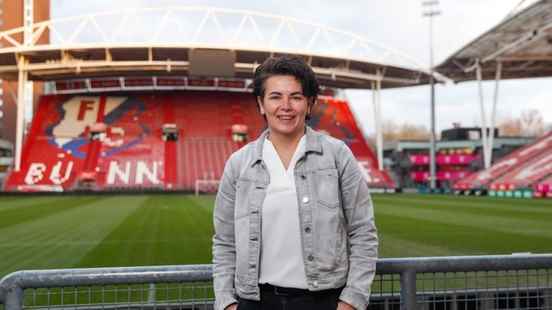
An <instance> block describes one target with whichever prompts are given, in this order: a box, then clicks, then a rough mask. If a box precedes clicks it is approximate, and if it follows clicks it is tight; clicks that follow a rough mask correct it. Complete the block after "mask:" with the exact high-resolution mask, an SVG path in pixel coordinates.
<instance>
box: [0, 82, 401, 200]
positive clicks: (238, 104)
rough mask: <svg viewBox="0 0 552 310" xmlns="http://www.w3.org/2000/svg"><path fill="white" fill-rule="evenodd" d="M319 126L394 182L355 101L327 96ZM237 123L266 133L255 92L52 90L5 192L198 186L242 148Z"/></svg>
mask: <svg viewBox="0 0 552 310" xmlns="http://www.w3.org/2000/svg"><path fill="white" fill-rule="evenodd" d="M213 81H214V80H213ZM110 87H111V86H110ZM169 125H170V126H169ZM310 125H311V126H313V127H314V128H315V129H318V130H322V131H324V132H326V133H328V134H330V135H332V136H334V137H337V138H339V139H342V140H343V141H345V142H346V143H347V144H348V145H349V146H350V147H351V149H352V150H353V152H354V153H355V155H356V156H357V158H358V160H359V163H360V165H361V166H362V168H363V171H364V172H365V174H364V176H365V179H366V180H367V181H368V182H369V184H370V185H372V186H373V187H378V188H393V187H394V184H393V182H392V180H391V179H390V178H389V176H388V175H387V173H385V172H382V171H379V170H378V169H377V161H376V159H375V156H374V153H373V152H372V150H371V149H370V148H369V146H368V145H367V143H366V141H365V140H364V138H363V136H362V134H361V132H360V130H359V128H358V127H357V125H356V121H355V119H354V117H353V115H352V113H351V111H350V109H349V107H348V104H347V102H346V101H343V100H337V99H333V98H327V97H326V98H321V99H320V101H319V104H318V106H317V109H316V110H315V111H314V113H313V117H312V119H311V120H310ZM236 126H242V127H245V128H244V129H245V130H242V131H241V134H242V136H243V137H244V139H245V140H247V139H251V138H254V137H256V136H258V135H259V134H260V132H261V131H262V130H263V129H264V120H263V119H262V118H261V117H259V114H258V112H257V107H256V103H255V100H254V98H253V95H252V94H251V93H248V92H229V91H226V92H225V91H192V90H190V91H184V92H179V93H175V94H166V93H150V94H132V93H129V94H119V95H108V94H104V95H99V96H94V95H90V94H87V95H45V96H42V98H41V101H40V105H39V110H38V112H37V114H36V116H35V118H34V120H33V124H32V127H31V130H30V132H29V134H28V135H27V138H26V142H25V146H24V148H23V157H22V167H21V170H20V171H19V172H13V173H12V174H11V175H10V176H9V178H8V180H7V182H6V189H7V190H53V191H66V190H72V189H94V190H104V189H137V188H149V189H152V188H158V189H172V190H193V189H195V188H196V187H197V186H198V185H197V184H198V183H197V182H198V181H200V182H201V181H205V182H208V181H215V180H218V179H219V178H220V177H221V176H222V170H223V168H224V163H225V161H226V159H227V158H228V157H229V156H230V154H231V153H232V152H233V151H235V150H236V149H238V148H239V147H240V146H242V145H243V143H244V142H245V141H244V140H242V139H236V135H235V134H236V132H234V130H233V128H235V127H236ZM170 129H172V133H173V135H172V136H171V134H170V133H171V130H170Z"/></svg>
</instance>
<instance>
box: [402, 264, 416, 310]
mask: <svg viewBox="0 0 552 310" xmlns="http://www.w3.org/2000/svg"><path fill="white" fill-rule="evenodd" d="M414 309H416V272H415V271H414V270H407V271H404V272H402V273H401V310H414Z"/></svg>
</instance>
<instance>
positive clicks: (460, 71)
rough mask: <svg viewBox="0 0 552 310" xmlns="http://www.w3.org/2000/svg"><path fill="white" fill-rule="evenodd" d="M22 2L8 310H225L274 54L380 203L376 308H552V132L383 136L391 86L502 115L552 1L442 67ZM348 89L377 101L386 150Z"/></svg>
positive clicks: (332, 43)
mask: <svg viewBox="0 0 552 310" xmlns="http://www.w3.org/2000/svg"><path fill="white" fill-rule="evenodd" d="M20 2H21V5H20V6H16V7H17V10H20V12H19V13H21V15H22V16H23V18H22V20H20V21H18V22H20V24H19V25H16V26H13V25H12V23H11V22H7V23H6V24H7V26H11V27H9V28H6V29H4V28H2V32H0V43H1V47H0V77H1V78H2V79H3V86H2V87H4V88H3V91H2V96H3V98H4V99H3V100H4V101H6V109H7V107H8V106H11V107H12V111H11V112H10V111H6V112H5V113H4V119H10V121H8V120H6V121H5V122H3V126H4V128H2V130H4V131H5V132H10V134H9V135H8V136H10V137H11V138H8V139H2V140H0V177H2V178H3V184H2V186H3V195H2V196H0V278H1V280H0V309H2V310H3V309H6V310H11V309H23V308H29V309H45V308H48V309H49V308H58V309H100V308H101V309H104V308H106V307H107V308H112V309H119V308H127V309H130V308H132V309H137V308H140V309H142V308H143V309H153V308H157V307H160V308H165V309H212V302H213V295H212V285H211V283H210V282H211V279H212V273H211V269H210V265H205V264H210V263H211V237H212V234H213V228H212V214H213V204H214V195H213V193H215V192H216V190H217V189H218V185H219V180H220V178H221V176H222V172H223V168H224V165H225V162H226V160H227V159H228V158H229V156H230V155H231V154H232V153H233V152H235V151H236V150H238V149H240V148H241V147H243V146H244V145H246V144H247V143H248V142H250V141H253V140H254V139H256V137H257V136H259V134H260V133H261V132H262V131H263V130H264V129H265V128H266V124H265V121H264V120H263V118H262V117H261V116H260V115H259V112H258V107H257V102H256V100H255V98H254V96H253V94H252V87H253V85H252V78H253V73H254V70H255V68H256V67H257V66H258V65H259V64H260V63H262V62H263V61H264V60H265V59H266V58H268V57H271V56H280V55H294V56H299V57H301V58H303V59H305V60H306V61H307V62H308V63H309V64H310V65H311V66H312V68H313V70H314V72H315V74H316V77H317V79H318V80H319V82H320V84H321V86H322V92H321V95H320V96H319V97H318V102H317V104H316V106H315V110H314V111H313V114H312V117H311V119H310V120H309V122H308V125H309V126H311V127H312V128H314V129H316V130H318V131H321V132H323V133H325V134H327V135H331V136H332V137H335V138H338V139H340V140H342V141H344V142H345V143H346V144H347V145H348V146H349V148H350V149H351V150H352V152H353V154H354V156H355V157H356V159H357V161H358V165H359V167H360V169H361V171H362V174H363V179H364V181H365V182H366V183H367V184H368V186H369V187H370V189H371V190H372V192H373V193H374V195H373V201H374V205H375V209H376V210H375V212H376V219H377V224H378V230H379V235H380V257H381V260H380V261H379V262H378V275H377V276H376V280H375V281H374V285H373V287H372V295H373V300H372V301H371V304H370V306H369V308H368V309H552V277H551V274H552V256H550V254H547V253H550V252H551V251H552V248H551V246H550V245H551V244H552V229H550V220H551V219H552V200H551V198H552V132H551V131H548V132H545V133H544V134H543V135H541V136H539V137H530V138H527V137H524V138H516V139H508V138H505V137H502V136H500V134H499V133H498V132H497V131H496V130H495V128H496V124H495V123H494V119H495V115H494V112H493V114H492V115H491V121H490V122H489V123H487V117H486V116H485V115H484V113H481V114H482V115H481V126H480V127H475V128H453V129H450V130H444V131H443V132H442V134H441V140H440V141H437V144H436V146H435V148H434V152H431V151H428V149H431V146H430V144H431V143H428V142H427V141H423V142H419V141H418V142H411V141H410V142H409V141H403V142H400V141H399V142H397V144H396V145H393V146H390V144H388V143H387V141H383V133H382V121H383V118H382V114H381V111H382V104H384V103H382V100H381V92H382V91H385V90H387V89H393V90H397V89H402V88H409V87H416V86H424V85H430V84H431V85H433V83H440V84H445V83H453V82H454V83H463V82H467V81H475V82H476V83H478V85H481V83H483V82H484V81H494V83H496V85H497V87H496V90H495V96H494V98H495V99H494V104H495V105H496V101H497V100H498V99H497V98H498V84H499V82H500V81H502V80H505V79H525V78H532V77H549V76H550V75H551V73H552V72H551V71H550V67H549V66H550V59H551V58H550V57H551V55H552V49H550V42H549V41H550V39H549V38H550V16H552V2H550V1H548V0H540V1H533V2H531V3H530V4H529V5H527V6H524V7H523V8H521V9H519V10H518V11H517V12H516V13H515V14H512V15H510V16H508V17H507V18H505V19H504V20H502V21H501V22H500V23H499V24H498V25H495V26H494V27H493V28H492V29H491V30H489V31H487V32H485V33H483V34H482V35H480V36H479V37H478V38H476V39H475V40H473V41H472V42H469V43H468V44H467V45H465V46H464V47H463V48H462V49H460V50H459V51H457V52H456V53H454V54H453V55H451V56H450V57H449V58H447V59H446V60H445V61H444V62H443V63H441V64H439V65H436V66H432V67H430V68H427V66H425V65H422V64H420V63H419V62H418V61H416V60H414V59H413V58H412V57H410V56H408V55H407V54H405V53H404V52H402V51H398V50H396V49H393V48H389V47H386V46H383V45H381V44H378V43H377V42H373V41H370V40H367V39H365V38H363V37H361V36H359V35H357V34H354V33H351V32H347V31H342V30H338V29H335V28H332V27H329V26H325V25H321V24H316V23H312V22H308V21H304V20H298V19H294V18H290V17H286V16H279V15H274V14H268V13H261V12H253V11H247V10H237V9H227V8H213V7H197V6H181V7H170V8H143V9H129V10H122V11H113V12H105V13H95V14H89V15H83V16H77V17H69V18H60V19H50V18H49V2H48V3H47V2H42V3H41V4H38V2H39V1H25V4H24V5H23V1H20ZM522 2H523V1H522ZM44 3H47V4H46V6H44ZM3 9H4V10H9V9H13V8H10V7H9V6H7V7H6V8H3ZM33 10H34V13H33ZM29 12H30V13H29ZM14 14H15V13H14ZM33 14H34V15H33ZM29 16H30V17H29ZM32 16H34V18H35V20H33V17H32ZM37 16H38V17H37ZM29 19H30V20H29ZM150 20H158V21H159V23H158V25H157V26H156V27H152V28H151V29H149V28H148V29H144V27H140V26H139V25H147V24H148V21H150ZM16 24H17V23H16ZM23 25H26V26H23ZM7 26H4V27H7ZM175 31H176V32H178V35H177V36H175V35H174V34H173V33H174V32H175ZM497 46H498V47H500V48H498V49H497ZM6 85H8V86H6ZM4 89H7V90H4ZM15 89H16V90H15ZM350 89H360V90H369V91H370V94H371V97H372V98H371V99H372V102H371V104H372V105H373V107H374V111H375V112H374V127H375V132H376V134H375V142H374V143H373V144H372V143H370V141H368V139H367V138H366V135H365V132H364V128H365V127H366V124H363V123H362V122H361V121H360V120H359V117H358V115H357V114H355V112H354V111H353V109H352V107H351V103H350V102H349V100H348V98H347V95H346V90H350ZM9 90H11V91H9ZM14 90H15V91H14ZM482 97H483V96H482V94H481V93H480V98H479V102H478V103H479V104H480V105H481V107H482V108H481V110H482V111H484V109H483V105H484V102H483V98H482ZM6 98H8V99H6ZM9 98H11V99H9ZM9 100H12V101H13V102H12V103H11V105H9V104H8V101H9ZM26 109H27V111H26ZM29 109H31V111H28V110H29ZM493 111H494V110H493ZM27 114H32V115H31V116H32V118H29V117H27V116H26V115H27ZM10 122H12V123H10ZM12 132H13V134H11V133H12ZM474 132H475V134H473V133H474ZM401 143H402V144H401ZM386 162H387V163H388V164H385V163H386ZM432 166H433V167H432ZM393 167H395V168H393ZM432 170H433V172H432ZM432 180H433V181H434V182H435V186H433V185H432V184H431V183H432ZM512 253H514V254H512ZM511 254H512V255H511ZM466 255H469V256H466ZM136 266H144V267H136ZM90 268H92V269H90ZM37 269H42V270H40V271H35V270H37ZM23 270H25V271H23ZM2 277H3V278H2Z"/></svg>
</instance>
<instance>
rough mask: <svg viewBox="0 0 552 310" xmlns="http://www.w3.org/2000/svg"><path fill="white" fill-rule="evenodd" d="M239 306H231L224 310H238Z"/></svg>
mask: <svg viewBox="0 0 552 310" xmlns="http://www.w3.org/2000/svg"><path fill="white" fill-rule="evenodd" d="M237 309H238V304H231V305H230V306H228V307H226V308H224V310H237Z"/></svg>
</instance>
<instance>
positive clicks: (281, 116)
mask: <svg viewBox="0 0 552 310" xmlns="http://www.w3.org/2000/svg"><path fill="white" fill-rule="evenodd" d="M318 92H319V86H318V82H317V81H316V78H315V75H314V72H313V71H312V69H311V68H310V67H309V66H308V65H307V64H306V63H305V62H304V61H303V60H301V59H300V58H296V57H278V58H269V59H267V60H266V61H265V62H264V63H263V64H262V65H260V66H259V67H258V68H257V69H256V71H255V80H254V94H255V96H256V98H257V101H258V104H259V110H260V113H261V114H262V115H263V117H264V118H265V120H266V123H267V125H268V129H267V130H266V131H265V132H264V133H263V134H262V135H261V136H260V137H259V138H258V139H257V140H256V141H253V142H251V143H249V144H248V145H246V146H245V147H243V148H241V149H240V150H239V151H237V152H236V153H234V154H232V156H231V157H230V159H229V160H228V162H227V163H226V167H225V169H224V174H223V177H222V180H221V183H220V187H219V191H218V193H217V198H216V201H215V211H214V225H215V235H214V237H213V277H214V290H215V299H216V300H215V309H216V310H235V309H239V310H249V309H263V310H266V309H269V310H272V309H287V310H295V309H297V310H305V309H317V310H323V309H332V310H334V309H340V310H350V309H357V310H360V309H362V310H364V309H366V307H367V305H368V299H369V295H370V285H371V283H372V280H373V277H374V273H375V267H376V258H377V245H378V241H377V235H376V227H375V224H374V216H373V209H372V203H371V199H370V195H369V192H368V187H367V185H366V182H365V181H364V179H363V178H362V174H361V172H360V169H359V166H358V164H357V162H356V160H355V158H354V157H353V154H352V153H351V151H350V149H349V148H348V147H347V146H346V145H345V144H344V143H343V142H342V141H340V140H337V139H334V138H332V137H329V136H327V135H323V134H320V133H318V132H316V131H314V130H312V129H311V128H309V127H308V126H306V124H305V121H306V120H307V119H308V117H309V115H310V113H311V110H312V108H313V106H314V104H315V102H316V98H317V95H318Z"/></svg>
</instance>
